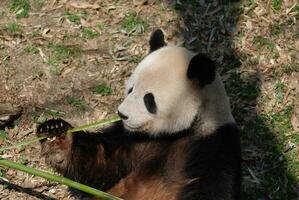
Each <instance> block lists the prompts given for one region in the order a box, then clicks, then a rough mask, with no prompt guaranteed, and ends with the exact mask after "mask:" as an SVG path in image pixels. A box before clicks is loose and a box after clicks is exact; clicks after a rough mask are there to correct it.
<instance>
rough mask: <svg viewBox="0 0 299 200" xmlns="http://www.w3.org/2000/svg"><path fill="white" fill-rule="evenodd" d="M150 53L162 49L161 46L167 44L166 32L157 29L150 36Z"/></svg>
mask: <svg viewBox="0 0 299 200" xmlns="http://www.w3.org/2000/svg"><path fill="white" fill-rule="evenodd" d="M149 44H150V53H151V52H153V51H156V50H157V49H160V48H161V47H164V46H166V42H165V40H164V33H163V31H162V30H161V29H157V30H155V31H154V32H153V33H152V35H151V38H150V41H149Z"/></svg>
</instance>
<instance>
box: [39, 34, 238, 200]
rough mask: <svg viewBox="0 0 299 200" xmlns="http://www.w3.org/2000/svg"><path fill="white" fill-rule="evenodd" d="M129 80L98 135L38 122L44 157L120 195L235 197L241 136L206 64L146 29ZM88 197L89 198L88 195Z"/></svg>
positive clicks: (153, 199)
mask: <svg viewBox="0 0 299 200" xmlns="http://www.w3.org/2000/svg"><path fill="white" fill-rule="evenodd" d="M149 44H150V52H149V54H148V55H147V56H146V57H145V58H144V59H143V60H142V61H141V62H140V63H139V64H138V66H137V67H136V69H135V71H134V72H133V74H132V75H131V77H130V78H129V80H128V82H127V85H126V89H125V97H124V100H123V102H122V103H121V104H120V105H119V107H118V111H117V112H118V114H119V116H120V117H121V119H122V120H121V121H119V122H115V123H114V124H112V125H111V126H109V127H107V128H104V129H102V130H101V131H100V133H91V132H79V133H76V134H72V135H69V134H64V133H65V132H66V131H67V130H68V129H69V128H71V127H72V126H71V125H70V124H69V123H68V122H66V121H64V120H62V119H51V120H49V121H46V122H45V123H43V124H41V125H39V126H38V128H37V133H38V135H43V136H47V137H54V136H55V137H54V138H53V139H52V140H47V139H45V140H43V141H41V146H42V155H44V156H45V159H46V162H47V163H48V164H50V165H51V166H52V167H54V168H55V169H56V170H57V171H58V172H60V173H61V174H63V175H64V176H66V177H68V178H71V179H73V180H76V181H78V182H81V183H83V184H87V185H89V186H92V187H95V188H98V189H100V190H104V191H106V192H108V193H110V194H113V195H115V196H118V197H120V198H123V199H125V200H183V199H184V200H237V199H239V198H240V184H241V156H240V141H239V140H240V139H239V132H238V128H237V125H236V123H235V120H234V118H233V116H232V113H231V110H230V105H229V100H228V97H227V94H226V92H225V89H224V86H223V84H222V81H221V79H220V76H219V75H218V74H217V72H216V70H215V66H214V64H213V62H212V61H211V60H210V59H209V58H208V57H207V56H206V55H204V54H200V53H199V54H195V53H193V52H191V51H189V50H187V49H185V48H183V47H178V46H170V45H166V42H165V41H164V35H163V32H162V31H161V30H156V31H154V32H153V33H152V35H151V38H150V41H149ZM90 198H91V199H96V198H93V197H90Z"/></svg>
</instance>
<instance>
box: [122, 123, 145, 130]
mask: <svg viewBox="0 0 299 200" xmlns="http://www.w3.org/2000/svg"><path fill="white" fill-rule="evenodd" d="M124 125H125V128H126V129H128V130H130V131H137V130H139V129H140V128H141V127H142V126H132V125H128V124H126V123H124Z"/></svg>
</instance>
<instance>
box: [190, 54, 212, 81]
mask: <svg viewBox="0 0 299 200" xmlns="http://www.w3.org/2000/svg"><path fill="white" fill-rule="evenodd" d="M215 75H216V67H215V65H214V62H213V61H212V60H211V59H210V58H209V57H208V56H206V55H204V54H201V53H199V54H197V55H196V56H194V57H193V58H192V59H191V61H190V63H189V67H188V71H187V76H188V78H189V79H192V80H198V81H199V84H200V86H201V87H203V86H205V85H207V84H210V83H212V82H213V81H214V79H215Z"/></svg>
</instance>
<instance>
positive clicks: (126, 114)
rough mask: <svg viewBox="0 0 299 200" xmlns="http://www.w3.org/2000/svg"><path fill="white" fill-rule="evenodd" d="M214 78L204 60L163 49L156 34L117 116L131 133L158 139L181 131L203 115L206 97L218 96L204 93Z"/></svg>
mask: <svg viewBox="0 0 299 200" xmlns="http://www.w3.org/2000/svg"><path fill="white" fill-rule="evenodd" d="M217 77H218V75H217V74H216V72H215V67H214V64H213V62H212V61H211V60H210V59H209V58H208V57H207V56H205V55H203V54H194V53H192V52H190V51H188V50H187V49H185V48H182V47H177V46H166V43H165V41H164V35H163V32H162V31H161V30H157V31H155V32H154V33H153V34H152V36H151V39H150V53H149V55H147V56H146V57H145V58H144V59H143V60H142V61H141V62H140V63H139V65H138V66H137V68H136V69H135V71H134V72H133V74H132V76H131V77H130V78H129V80H128V82H127V85H126V90H125V99H124V101H123V102H122V103H121V104H120V106H119V107H118V114H119V116H120V117H121V118H122V120H123V124H124V127H125V128H126V129H127V130H129V131H131V132H145V133H147V134H150V135H160V134H172V133H177V132H179V131H183V130H185V129H188V128H190V127H191V126H192V124H194V123H193V122H194V121H195V119H196V118H198V115H201V114H204V113H203V112H204V111H203V108H204V107H205V106H206V105H205V103H206V101H210V100H208V99H209V98H206V97H208V96H211V95H212V96H213V95H214V94H213V93H214V92H216V93H217V92H218V91H213V92H209V90H210V89H209V90H206V91H205V88H207V86H208V85H213V84H212V83H213V82H215V80H216V79H217V80H218V78H217ZM206 95H208V96H206ZM224 95H226V94H224ZM218 101H221V99H218ZM207 106H208V105H207ZM212 112H213V111H212ZM200 117H204V116H200Z"/></svg>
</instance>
